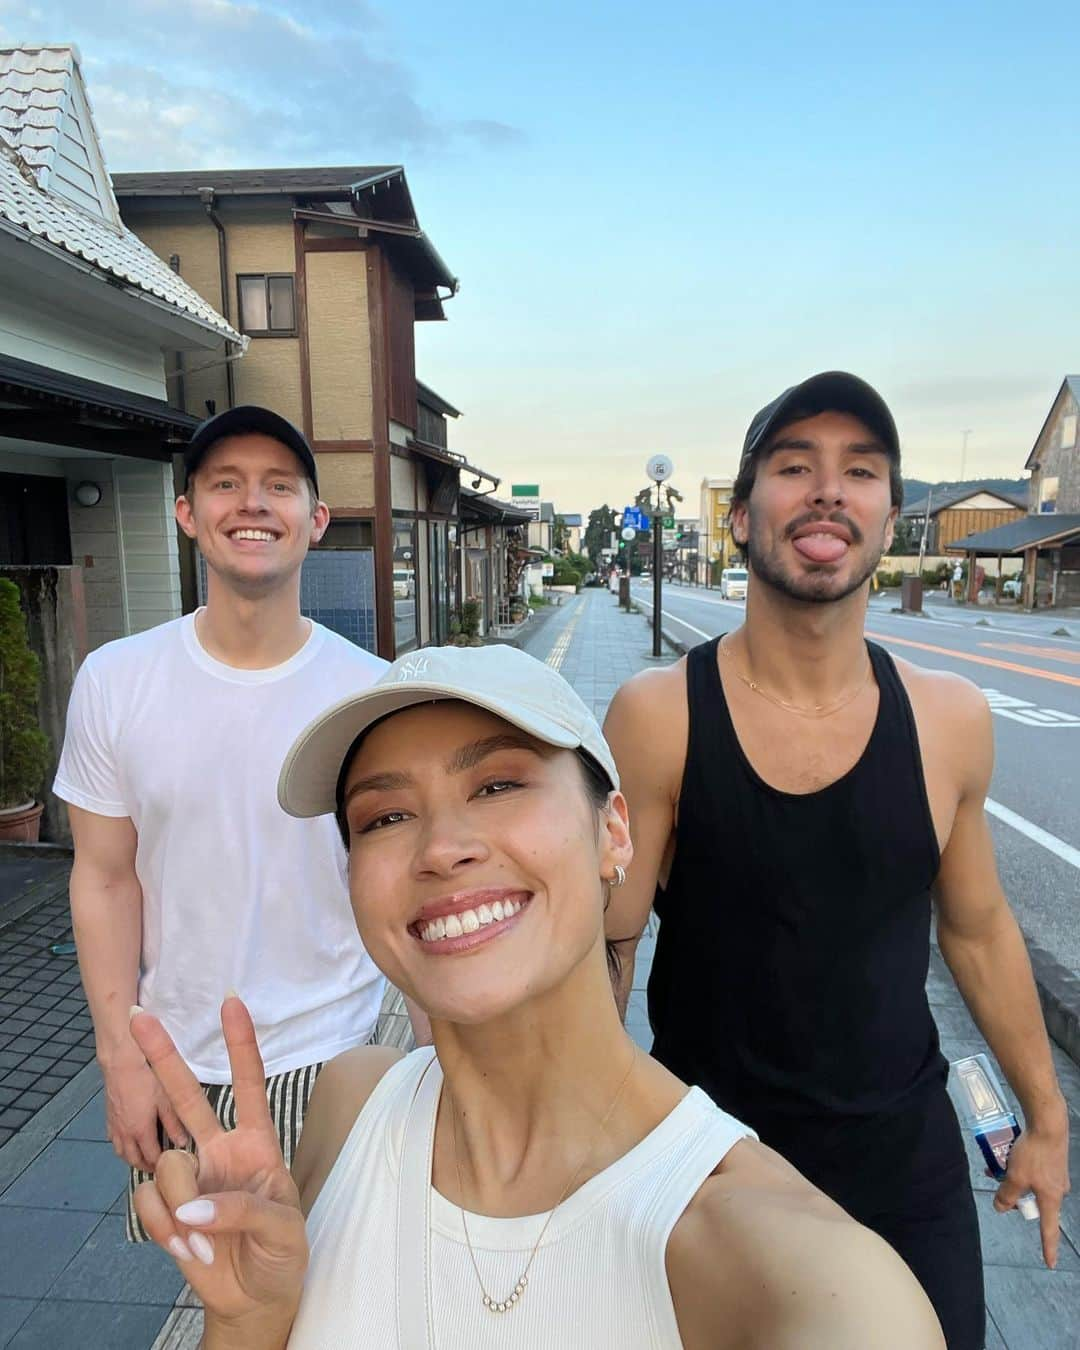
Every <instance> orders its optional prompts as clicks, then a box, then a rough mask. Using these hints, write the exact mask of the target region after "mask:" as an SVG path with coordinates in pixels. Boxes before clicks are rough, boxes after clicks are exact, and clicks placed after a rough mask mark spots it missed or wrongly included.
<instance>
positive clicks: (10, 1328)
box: [0, 1298, 34, 1350]
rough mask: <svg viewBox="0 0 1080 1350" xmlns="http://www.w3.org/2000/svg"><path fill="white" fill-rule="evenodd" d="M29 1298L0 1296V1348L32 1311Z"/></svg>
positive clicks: (32, 1303) (32, 1302) (32, 1306)
mask: <svg viewBox="0 0 1080 1350" xmlns="http://www.w3.org/2000/svg"><path fill="white" fill-rule="evenodd" d="M33 1308H34V1301H33V1299H29V1298H0V1350H3V1347H4V1346H5V1345H7V1344H8V1343H9V1342H10V1340H11V1338H12V1336H14V1335H15V1333H16V1332H17V1331H18V1329H19V1328H20V1327H21V1326H22V1324H23V1323H24V1322H25V1321H26V1319H27V1318H28V1317H29V1316H30V1313H31V1312H32V1311H33Z"/></svg>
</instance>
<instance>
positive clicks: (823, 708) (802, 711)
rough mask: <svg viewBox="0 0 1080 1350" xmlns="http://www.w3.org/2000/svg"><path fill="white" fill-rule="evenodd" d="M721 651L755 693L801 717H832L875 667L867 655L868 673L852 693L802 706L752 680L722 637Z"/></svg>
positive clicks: (851, 699)
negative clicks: (745, 673)
mask: <svg viewBox="0 0 1080 1350" xmlns="http://www.w3.org/2000/svg"><path fill="white" fill-rule="evenodd" d="M720 651H721V653H722V654H723V655H724V656H726V657H727V659H728V660H729V661H730V662H731V669H732V670H733V671H734V673H735V675H736V676H737V677H738V679H740V680H742V682H743V684H745V685H746V687H747V688H748V689H752V690H753V691H754V693H755V694H760V695H761V697H762V698H766V699H768V700H769V702H770V703H775V704H776V706H777V707H778V708H784V709H786V710H787V711H788V712H793V713H797V714H798V715H799V716H800V717H831V716H832V715H833V713H838V712H839V711H840V709H841V708H846V707H847V705H848V704H849V703H853V702H854V701H855V699H856V698H858V696H859V695H860V694H861V693H862V691H863V690H864V689H865V688H866V686H867V685H868V684H869V683H870V676H871V675H872V674H873V673H874V667H873V665H872V664H871V663H870V659H869V657H867V661H866V674H865V675H864V676H863V677H862V679H861V680H860V681H859V683H858V684H857V685H856V686H855V688H854V689H853V690H852V691H851V693H850V694H844V695H843V696H842V697H841V698H838V699H836V700H835V701H834V702H832V703H815V704H814V706H813V707H812V708H800V707H799V706H798V704H796V703H788V702H786V701H785V700H784V699H782V698H777V696H776V695H775V694H770V693H769V691H768V690H767V689H762V687H761V685H760V684H758V683H757V681H756V680H752V679H750V677H749V676H748V675H744V674H743V673H742V671H741V670H740V669H739V667H738V666H737V665H736V664H735V658H734V656H732V654H731V652H730V651H729V650H728V648H727V646H726V645H725V643H724V639H723V638H721V639H720Z"/></svg>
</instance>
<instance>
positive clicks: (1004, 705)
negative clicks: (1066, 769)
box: [983, 689, 1080, 727]
mask: <svg viewBox="0 0 1080 1350" xmlns="http://www.w3.org/2000/svg"><path fill="white" fill-rule="evenodd" d="M983 693H984V694H985V695H986V701H987V703H989V705H990V711H991V712H995V713H997V714H998V716H999V717H1008V718H1011V719H1012V721H1014V722H1022V723H1023V725H1024V726H1026V727H1080V717H1077V715H1076V714H1075V713H1067V712H1058V711H1057V709H1056V708H1039V707H1036V705H1035V704H1034V703H1032V702H1031V701H1030V699H1026V698H1015V697H1014V696H1013V695H1012V694H1003V693H1002V692H1001V691H1000V690H999V689H984V690H983Z"/></svg>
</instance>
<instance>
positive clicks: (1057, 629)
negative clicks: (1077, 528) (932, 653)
mask: <svg viewBox="0 0 1080 1350" xmlns="http://www.w3.org/2000/svg"><path fill="white" fill-rule="evenodd" d="M899 608H900V592H899V591H877V592H871V595H870V610H871V612H873V611H874V610H875V609H884V610H888V611H893V610H899ZM911 617H912V618H918V617H920V616H919V615H912V616H911ZM922 617H923V618H926V619H933V620H935V621H936V622H938V623H949V624H956V625H958V626H959V627H975V626H978V627H980V628H996V629H997V630H998V631H999V632H1009V631H1012V632H1014V633H1022V634H1024V635H1025V636H1026V637H1032V638H1050V637H1073V638H1080V608H1078V607H1077V606H1075V605H1072V606H1069V607H1067V608H1062V609H1040V610H1030V609H1028V610H1025V609H1021V608H1020V607H1019V606H1018V605H1015V604H1001V605H997V604H985V605H972V604H962V605H958V604H957V603H956V601H954V600H952V599H951V598H950V597H949V596H947V595H944V594H942V593H941V592H940V591H924V592H923V608H922Z"/></svg>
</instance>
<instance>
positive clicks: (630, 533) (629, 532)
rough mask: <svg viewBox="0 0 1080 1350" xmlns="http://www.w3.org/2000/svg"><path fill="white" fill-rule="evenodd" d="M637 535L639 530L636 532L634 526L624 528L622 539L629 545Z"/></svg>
mask: <svg viewBox="0 0 1080 1350" xmlns="http://www.w3.org/2000/svg"><path fill="white" fill-rule="evenodd" d="M636 535H637V530H635V529H634V527H633V526H632V525H626V526H624V528H623V532H622V537H623V538H624V539H625V540H626V542H627V543H629V542H630V540H631V539H633V538H635V536H636Z"/></svg>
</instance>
